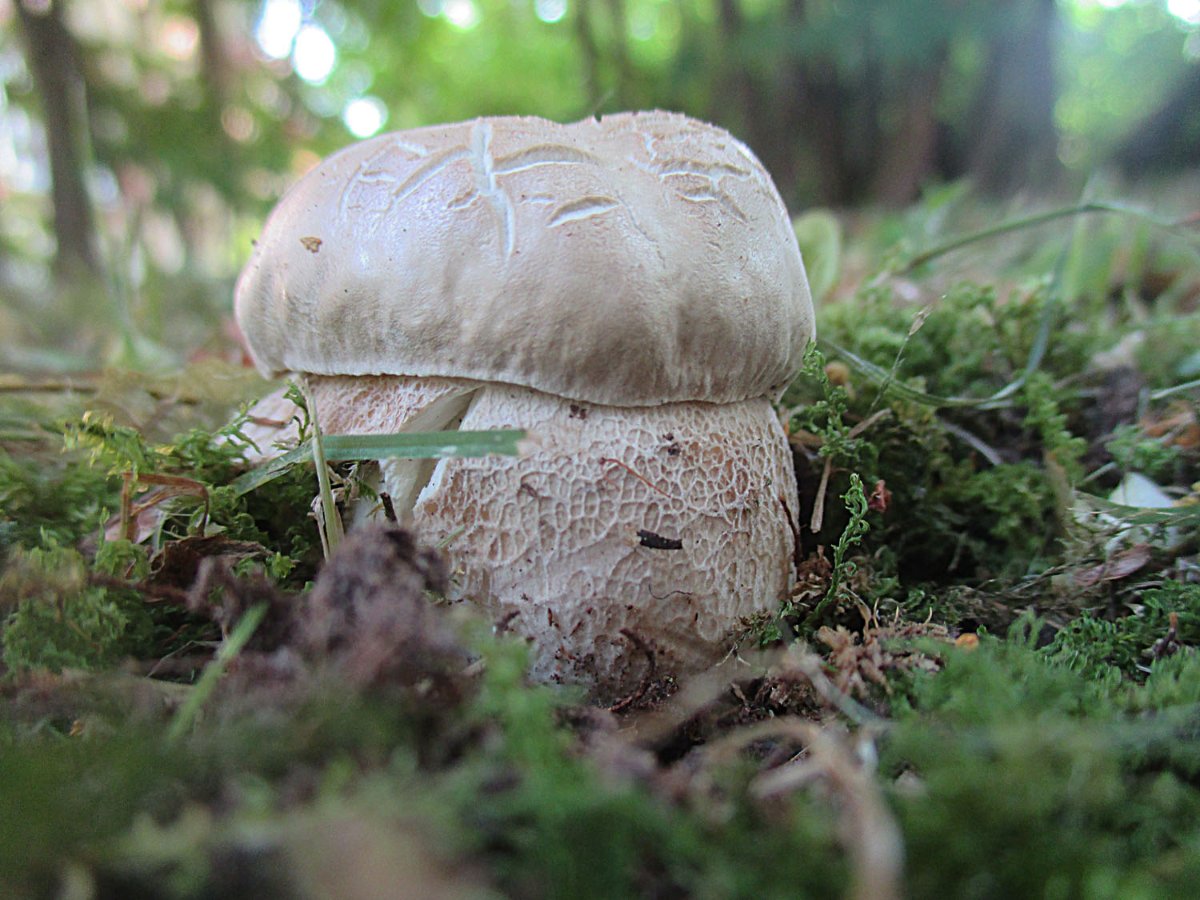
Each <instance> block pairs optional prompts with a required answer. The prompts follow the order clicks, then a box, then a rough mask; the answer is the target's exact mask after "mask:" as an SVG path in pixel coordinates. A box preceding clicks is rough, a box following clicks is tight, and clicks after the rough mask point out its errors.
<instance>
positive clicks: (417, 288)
mask: <svg viewBox="0 0 1200 900" xmlns="http://www.w3.org/2000/svg"><path fill="white" fill-rule="evenodd" d="M236 310H237V317H238V321H239V324H240V325H241V328H242V331H243V333H244V334H245V337H246V341H247V343H248V345H249V347H250V351H251V353H252V355H253V357H254V360H255V362H256V363H257V365H258V367H259V368H260V369H261V370H262V371H263V372H264V373H267V374H279V373H281V372H285V371H296V372H307V373H313V374H322V375H373V374H394V375H412V376H443V377H459V378H470V379H477V380H479V381H485V382H502V383H508V384H514V385H521V386H525V387H531V388H534V389H536V390H540V391H544V392H547V393H551V394H556V395H558V396H560V397H564V398H568V399H574V400H582V401H588V402H593V403H602V404H610V405H617V406H645V405H655V404H660V403H666V402H674V401H685V400H707V401H711V402H734V401H738V400H743V399H749V398H753V397H761V396H774V395H777V394H778V393H779V392H781V391H782V389H783V388H784V387H785V386H786V384H787V383H788V381H789V380H790V379H791V378H792V376H793V375H794V373H795V371H796V370H797V368H798V367H799V364H800V358H801V354H802V352H803V348H804V345H805V344H806V343H807V341H808V340H809V339H810V338H811V337H812V334H813V308H812V300H811V297H810V295H809V289H808V282H807V279H806V277H805V272H804V265H803V263H802V262H801V259H800V251H799V249H798V248H797V245H796V238H795V235H794V233H793V232H792V228H791V224H790V222H789V219H788V215H787V210H786V209H785V208H784V205H783V202H782V201H781V200H780V197H779V194H778V192H777V191H776V190H775V187H774V185H773V184H772V182H771V179H770V177H769V176H768V175H767V173H766V171H765V170H764V169H763V167H762V165H761V164H760V163H759V162H758V160H757V159H755V157H754V155H753V154H752V153H751V152H750V151H749V150H748V149H747V148H746V147H745V146H744V145H743V144H742V143H741V142H739V141H738V140H736V139H735V138H734V137H732V136H731V135H730V134H729V133H728V132H726V131H724V130H722V129H720V128H717V127H715V126H712V125H708V124H705V123H703V122H698V121H696V120H694V119H690V118H688V117H686V116H683V115H679V114H675V113H666V112H645V113H619V114H616V115H611V116H606V117H604V118H602V119H598V120H597V119H585V120H583V121H580V122H576V123H573V124H570V125H561V124H558V123H555V122H550V121H547V120H545V119H539V118H526V117H500V118H486V119H477V120H474V121H471V122H462V123H458V124H453V125H438V126H433V127H429V128H420V129H416V130H412V131H404V132H396V133H393V134H386V135H381V136H379V137H376V138H373V139H371V140H368V141H363V142H361V143H358V144H354V145H352V146H350V147H348V148H346V149H345V150H342V151H341V152H339V153H336V154H334V155H333V156H331V157H329V158H328V159H326V160H325V161H324V162H322V163H321V164H320V165H319V166H317V167H316V168H315V169H314V170H313V171H311V172H309V173H308V174H307V175H305V176H304V177H303V178H302V179H301V180H300V181H298V182H297V183H296V184H295V185H294V186H293V187H292V188H291V190H289V191H288V193H287V194H286V195H285V196H284V198H283V199H282V200H281V201H280V203H279V205H278V206H277V207H276V209H275V211H274V212H273V213H272V215H271V217H270V218H269V220H268V221H267V224H266V227H265V229H264V231H263V234H262V237H261V239H260V240H259V241H258V242H257V244H256V246H255V250H254V253H253V255H252V257H251V259H250V262H249V263H248V264H247V266H246V268H245V270H244V271H243V272H242V275H241V278H240V279H239V281H238V285H237V292H236Z"/></svg>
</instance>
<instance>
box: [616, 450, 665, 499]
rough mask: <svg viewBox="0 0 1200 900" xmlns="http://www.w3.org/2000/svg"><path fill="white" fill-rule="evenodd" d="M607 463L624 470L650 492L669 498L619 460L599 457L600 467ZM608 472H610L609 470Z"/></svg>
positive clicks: (661, 490) (660, 489)
mask: <svg viewBox="0 0 1200 900" xmlns="http://www.w3.org/2000/svg"><path fill="white" fill-rule="evenodd" d="M609 463H611V464H612V465H614V466H620V467H621V468H622V469H624V470H625V471H626V472H628V473H629V474H630V475H632V476H633V477H634V478H636V479H637V480H638V481H640V482H641V483H642V484H644V485H646V487H648V488H650V490H652V491H658V493H660V494H662V495H663V496H664V497H668V498H669V497H670V496H671V495H670V494H668V493H667V492H666V491H664V490H663V489H662V488H660V487H658V486H657V485H655V484H653V483H652V482H651V481H650V480H649V479H647V478H646V477H645V476H644V475H641V474H639V473H638V472H637V471H636V470H635V469H634V468H633V467H632V466H630V465H628V464H627V463H623V462H621V460H619V459H613V458H612V457H610V456H602V457H600V464H601V465H605V464H609ZM610 472H611V470H610ZM610 472H606V473H605V475H604V477H605V478H607V477H608V476H609V474H610Z"/></svg>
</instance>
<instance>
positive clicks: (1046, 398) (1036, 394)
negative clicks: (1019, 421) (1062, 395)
mask: <svg viewBox="0 0 1200 900" xmlns="http://www.w3.org/2000/svg"><path fill="white" fill-rule="evenodd" d="M1022 399H1024V401H1025V403H1026V405H1027V411H1026V413H1025V421H1024V423H1023V424H1024V425H1025V427H1027V428H1031V429H1033V430H1034V431H1035V432H1036V434H1037V435H1038V437H1039V438H1040V439H1041V447H1042V453H1043V454H1044V455H1045V456H1046V457H1047V458H1048V459H1051V460H1053V462H1054V463H1055V464H1056V465H1058V466H1060V467H1062V469H1063V471H1064V472H1065V473H1066V474H1067V477H1068V478H1070V479H1071V480H1072V481H1078V480H1079V479H1080V477H1082V475H1083V466H1082V464H1081V463H1080V458H1081V457H1082V456H1083V452H1084V450H1086V449H1087V442H1086V441H1085V440H1084V439H1083V438H1080V437H1076V436H1075V435H1073V434H1072V433H1071V430H1070V428H1069V427H1068V425H1067V416H1066V415H1065V414H1064V413H1063V412H1062V410H1061V407H1060V401H1059V399H1058V397H1057V396H1056V392H1055V389H1054V385H1053V384H1052V382H1051V380H1050V378H1049V377H1048V376H1047V375H1046V374H1045V373H1043V372H1032V373H1030V374H1029V376H1028V377H1027V378H1026V380H1025V385H1024V388H1023V390H1022Z"/></svg>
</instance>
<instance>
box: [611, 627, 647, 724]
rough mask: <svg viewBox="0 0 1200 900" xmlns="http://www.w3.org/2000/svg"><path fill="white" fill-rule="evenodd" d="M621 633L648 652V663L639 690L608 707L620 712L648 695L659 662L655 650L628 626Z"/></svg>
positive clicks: (644, 651) (635, 645)
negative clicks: (656, 659)
mask: <svg viewBox="0 0 1200 900" xmlns="http://www.w3.org/2000/svg"><path fill="white" fill-rule="evenodd" d="M620 633H621V635H622V637H624V638H625V639H626V640H627V641H629V642H630V643H631V644H633V645H634V647H635V648H637V649H638V650H641V651H642V652H643V653H644V654H646V662H647V663H648V665H647V666H646V672H645V674H644V675H642V683H641V684H639V685H638V686H637V690H635V691H634V692H633V693H632V694H629V695H628V696H626V697H623V698H621V699H620V700H618V701H617V702H616V703H614V704H613V705H612V706H610V707H609V708H608V711H609V712H613V713H616V712H620V711H621V710H623V709H626V708H628V707H630V706H632V705H633V704H635V703H637V702H638V701H639V700H641V699H642V698H643V697H644V696H646V691H648V690H650V685H651V684H652V683H653V682H654V673H655V672H656V671H657V670H658V663H657V662H656V661H655V659H654V651H653V650H651V649H650V648H649V647H648V646H646V642H645V641H643V640H642V639H641V638H640V637H638V636H637V635H636V634H635V633H634V632H633V631H631V630H630V629H628V628H622V629H621V632H620Z"/></svg>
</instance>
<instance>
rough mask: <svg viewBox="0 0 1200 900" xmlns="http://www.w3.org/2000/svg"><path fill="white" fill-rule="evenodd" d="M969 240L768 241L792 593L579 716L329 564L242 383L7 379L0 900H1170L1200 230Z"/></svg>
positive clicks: (343, 469) (214, 373) (941, 230)
mask: <svg viewBox="0 0 1200 900" xmlns="http://www.w3.org/2000/svg"><path fill="white" fill-rule="evenodd" d="M956 203H957V200H956V199H955V198H954V197H953V196H950V195H947V196H944V197H942V198H940V199H939V198H937V197H934V198H931V199H929V200H928V201H927V202H926V203H925V204H923V205H922V206H921V207H919V208H915V209H913V210H911V211H909V212H908V213H906V214H904V215H900V216H890V217H882V218H881V217H871V218H869V219H868V218H863V217H859V218H856V219H849V218H847V219H843V220H842V221H841V222H839V221H838V220H836V219H834V218H833V217H831V216H828V215H825V214H820V213H818V214H810V215H809V216H806V217H804V218H803V219H801V220H800V221H799V222H798V223H797V228H798V233H799V235H800V237H801V243H802V246H803V248H804V250H805V254H806V259H807V260H808V263H809V269H810V276H811V279H812V282H813V286H814V293H815V294H816V295H817V296H818V297H819V316H818V322H819V325H818V330H819V334H820V341H819V344H818V349H817V350H815V351H814V352H810V354H809V356H808V358H807V361H806V366H805V369H804V372H803V373H802V374H801V375H800V376H799V377H798V378H797V380H796V382H795V383H794V384H793V386H792V387H791V388H790V389H789V391H788V393H787V394H786V395H785V397H784V399H783V401H782V403H781V406H780V412H781V415H782V416H783V418H784V420H785V421H786V423H787V427H788V431H789V437H790V440H791V442H792V445H793V449H794V451H795V459H796V465H797V474H798V477H799V483H800V495H799V497H798V498H796V501H797V507H796V508H798V509H800V510H801V511H802V512H801V521H802V525H803V527H802V554H801V555H802V561H801V562H800V565H799V578H798V581H797V585H796V588H795V590H794V591H793V592H792V594H791V596H790V597H788V598H786V600H785V602H783V603H782V605H781V606H780V608H779V609H778V610H777V611H776V612H775V613H772V614H770V615H765V616H761V617H759V618H757V619H755V620H753V621H748V622H746V623H744V628H743V629H742V630H741V635H740V641H739V643H738V644H737V647H736V652H735V653H732V654H731V656H730V658H729V659H728V660H727V661H726V662H725V663H724V664H722V665H721V666H719V667H717V668H715V669H713V670H712V671H710V672H706V673H703V674H701V675H698V676H694V677H692V678H688V679H675V678H672V677H669V676H667V675H666V674H665V673H660V672H657V671H655V670H654V667H653V665H652V664H651V665H648V667H647V677H646V679H645V680H644V681H643V683H642V684H641V685H639V687H638V689H637V690H636V691H635V692H633V693H631V694H630V695H628V696H627V697H624V698H622V699H620V700H619V701H618V702H617V703H615V704H613V705H611V706H609V707H601V706H598V705H595V704H590V703H588V702H587V700H586V698H585V697H584V696H583V695H582V693H581V692H579V691H576V690H571V689H566V688H562V687H555V686H545V685H532V684H529V683H528V682H527V680H526V678H525V674H524V667H525V656H526V651H525V648H524V646H522V645H521V644H520V643H519V642H518V641H516V640H515V639H513V638H512V637H510V636H508V635H506V634H504V630H505V629H504V628H503V627H500V628H496V627H494V626H495V624H496V623H493V622H492V621H490V619H488V618H487V616H486V615H485V614H483V613H482V612H480V611H478V610H475V609H473V608H468V607H466V606H464V605H461V604H460V605H452V604H447V603H446V602H445V601H444V600H441V599H439V597H438V596H437V595H436V592H434V591H431V590H430V588H431V587H436V583H437V578H436V577H434V575H435V574H436V573H434V575H431V572H433V570H435V569H436V568H437V564H436V563H435V562H431V557H430V552H429V551H428V550H427V549H424V548H422V547H421V546H420V544H419V535H418V536H416V539H414V538H413V537H412V536H410V535H408V534H407V533H405V532H403V531H401V530H399V529H396V528H391V527H385V526H378V527H374V528H365V529H361V530H359V531H357V532H353V531H352V532H351V533H350V535H349V536H348V537H347V539H346V540H345V542H344V544H343V545H342V546H341V547H340V548H339V549H338V550H337V551H336V553H335V554H334V555H333V556H332V558H330V559H329V560H328V561H327V562H326V561H325V559H324V555H325V554H324V552H323V547H322V535H321V533H320V529H319V528H318V525H317V523H316V520H315V518H314V517H313V515H312V514H311V511H312V506H313V500H314V496H316V495H317V479H316V478H315V475H314V469H313V466H312V463H311V460H307V461H306V460H299V461H294V462H292V464H291V465H289V466H280V467H277V468H276V469H275V470H273V471H272V472H271V477H270V478H267V477H265V476H263V475H262V474H257V475H256V474H254V473H253V472H251V473H249V474H248V473H247V467H246V466H245V464H244V463H243V461H242V459H241V454H242V449H243V447H244V444H242V443H241V442H240V441H239V440H238V439H237V435H238V433H239V429H240V427H241V425H242V424H243V422H244V420H243V419H239V418H238V417H237V416H236V411H237V409H238V408H239V405H242V406H243V408H244V404H245V402H246V401H248V400H250V399H251V398H253V397H254V396H255V395H256V394H259V393H262V392H265V390H266V389H267V387H268V386H267V385H266V384H265V383H263V382H261V381H260V380H259V379H258V378H257V377H256V376H254V375H253V374H252V373H251V372H250V370H248V369H246V368H244V367H243V366H241V365H239V364H237V363H236V362H230V361H223V360H222V359H220V358H215V357H211V356H210V357H208V358H203V359H193V360H192V361H191V362H190V363H188V365H187V366H186V367H185V368H183V369H182V370H180V371H176V372H174V373H172V374H170V375H161V374H158V375H155V374H147V373H146V372H144V371H132V370H128V369H120V368H108V369H105V370H103V371H97V372H92V373H84V374H79V373H76V374H73V375H70V376H66V375H62V374H56V375H53V376H49V375H38V374H35V373H31V372H28V371H25V372H12V373H8V374H6V375H4V376H2V380H0V553H2V554H3V560H4V568H3V572H2V574H0V623H2V624H0V629H2V630H0V642H2V649H3V657H2V662H0V697H2V699H3V705H2V706H0V894H2V895H3V896H5V897H16V898H21V897H71V898H74V897H97V898H106V897H111V898H125V897H163V898H199V897H221V898H231V897H292V896H295V897H339V898H354V897H364V898H366V897H372V898H374V897H389V896H395V897H423V898H426V897H493V896H513V897H530V898H537V897H626V896H629V897H634V896H637V897H656V898H657V897H664V898H665V897H711V898H727V897H748V898H749V897H753V898H765V897H797V896H816V897H830V896H841V895H846V896H851V897H856V898H888V897H900V896H913V897H934V896H943V897H946V896H949V897H957V896H970V897H1025V896H1046V897H1059V896H1062V897H1067V896H1082V897H1121V898H1130V897H1162V896H1183V895H1187V894H1189V893H1190V892H1192V891H1194V889H1195V884H1196V883H1197V882H1198V881H1200V653H1197V647H1200V556H1198V553H1200V240H1198V237H1197V230H1196V227H1195V222H1194V220H1193V221H1191V222H1188V221H1183V222H1179V221H1175V222H1164V221H1160V220H1153V219H1150V218H1148V217H1147V216H1145V215H1143V214H1140V213H1135V212H1132V211H1129V210H1124V209H1121V208H1115V207H1106V208H1101V207H1099V206H1096V207H1089V208H1087V209H1078V210H1075V211H1074V212H1072V213H1070V214H1066V215H1062V216H1041V217H1033V218H1031V217H1026V218H1025V219H1023V220H1021V222H1020V223H1019V227H1013V228H1011V229H1010V228H996V227H994V226H992V227H988V226H987V224H986V223H987V222H988V221H993V222H994V221H996V219H995V216H996V213H995V211H994V210H991V211H988V210H981V209H978V208H968V211H967V212H966V213H960V212H958V211H956V209H957V207H956ZM989 217H990V218H989ZM843 230H844V231H845V232H847V233H848V234H850V235H851V236H850V237H849V238H845V239H844V238H843ZM301 455H303V454H301ZM357 471H358V469H357V468H356V466H355V465H354V464H347V463H342V464H338V465H337V466H335V467H334V471H333V473H332V474H333V479H334V488H335V489H337V490H340V489H341V487H344V485H345V484H348V483H350V482H351V481H353V479H354V478H355V475H356V473H357ZM335 492H336V491H335ZM347 605H353V606H354V607H355V609H356V610H357V611H358V615H357V617H356V616H352V615H344V614H343V613H344V612H345V609H346V607H347ZM318 622H319V623H321V624H320V626H319V627H318V626H317V625H315V624H314V623H318ZM364 622H369V623H372V627H366V626H365V625H364V624H363V623H364ZM381 623H382V624H381Z"/></svg>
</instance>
